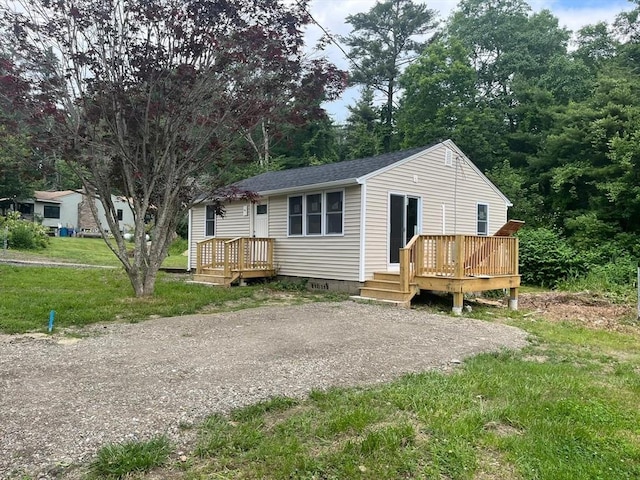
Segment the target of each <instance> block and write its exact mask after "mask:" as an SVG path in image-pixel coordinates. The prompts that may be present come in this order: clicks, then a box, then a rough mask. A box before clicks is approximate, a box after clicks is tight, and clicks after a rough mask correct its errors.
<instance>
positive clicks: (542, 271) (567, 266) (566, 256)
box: [518, 228, 588, 288]
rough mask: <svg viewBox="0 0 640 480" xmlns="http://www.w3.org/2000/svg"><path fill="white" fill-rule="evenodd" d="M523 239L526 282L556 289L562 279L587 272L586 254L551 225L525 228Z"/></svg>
mask: <svg viewBox="0 0 640 480" xmlns="http://www.w3.org/2000/svg"><path fill="white" fill-rule="evenodd" d="M518 238H519V239H520V274H521V275H522V280H523V281H524V283H526V284H529V285H540V286H543V287H551V288H555V287H556V286H558V284H559V283H560V282H564V281H566V280H569V279H572V278H577V277H580V276H583V275H585V274H586V272H587V270H588V264H587V261H586V259H585V258H584V256H583V255H580V254H579V253H578V252H577V251H576V250H574V249H573V248H571V246H569V244H568V243H567V241H566V240H565V239H563V238H561V237H560V235H559V234H558V233H557V232H554V231H553V230H550V229H548V228H535V229H531V228H525V229H523V230H521V231H520V232H518Z"/></svg>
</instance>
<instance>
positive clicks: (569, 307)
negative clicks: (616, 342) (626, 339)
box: [519, 292, 640, 333]
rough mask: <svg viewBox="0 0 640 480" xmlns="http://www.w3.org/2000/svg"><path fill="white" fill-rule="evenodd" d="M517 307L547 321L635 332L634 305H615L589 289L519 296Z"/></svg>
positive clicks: (636, 322)
mask: <svg viewBox="0 0 640 480" xmlns="http://www.w3.org/2000/svg"><path fill="white" fill-rule="evenodd" d="M519 307H520V308H521V309H523V310H531V312H530V313H529V314H531V313H534V314H536V313H537V314H540V315H543V316H544V317H545V319H547V320H551V321H571V322H575V323H578V324H580V325H583V326H585V327H588V328H597V329H602V330H609V331H617V332H625V333H638V332H639V329H638V327H639V326H640V322H638V321H637V319H636V315H637V310H636V308H635V306H634V305H629V304H616V303H612V302H611V301H610V300H608V299H606V298H603V297H601V296H598V295H595V294H593V293H591V292H579V293H568V292H544V293H526V294H522V295H520V298H519Z"/></svg>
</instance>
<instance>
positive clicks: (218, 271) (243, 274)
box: [193, 268, 276, 287]
mask: <svg viewBox="0 0 640 480" xmlns="http://www.w3.org/2000/svg"><path fill="white" fill-rule="evenodd" d="M275 273H276V272H275V270H273V269H265V268H244V269H242V270H240V269H236V270H229V271H227V272H225V269H224V268H203V269H201V273H196V274H195V275H194V276H193V281H194V282H197V283H208V284H211V285H219V286H224V287H230V286H231V285H233V284H234V283H242V281H243V280H246V279H248V278H270V277H273V276H274V275H275Z"/></svg>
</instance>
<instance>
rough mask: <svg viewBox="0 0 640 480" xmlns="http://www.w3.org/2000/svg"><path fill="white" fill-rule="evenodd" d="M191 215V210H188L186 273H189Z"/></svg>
mask: <svg viewBox="0 0 640 480" xmlns="http://www.w3.org/2000/svg"><path fill="white" fill-rule="evenodd" d="M192 213H193V209H192V208H190V209H189V214H188V215H187V218H188V224H189V225H188V227H187V232H188V233H187V245H189V249H188V250H187V272H190V271H191V215H192Z"/></svg>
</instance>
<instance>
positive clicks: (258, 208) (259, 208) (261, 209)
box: [256, 205, 267, 215]
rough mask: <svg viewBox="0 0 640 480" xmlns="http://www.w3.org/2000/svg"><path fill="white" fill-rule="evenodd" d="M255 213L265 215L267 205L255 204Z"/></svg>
mask: <svg viewBox="0 0 640 480" xmlns="http://www.w3.org/2000/svg"><path fill="white" fill-rule="evenodd" d="M256 214H258V215H266V214H267V206H266V205H256Z"/></svg>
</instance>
